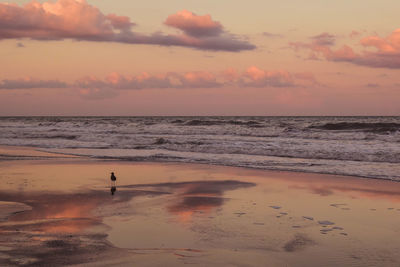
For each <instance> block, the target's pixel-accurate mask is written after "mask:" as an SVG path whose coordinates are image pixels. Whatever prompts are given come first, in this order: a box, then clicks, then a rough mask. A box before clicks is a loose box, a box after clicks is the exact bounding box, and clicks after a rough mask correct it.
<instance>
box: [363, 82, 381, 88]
mask: <svg viewBox="0 0 400 267" xmlns="http://www.w3.org/2000/svg"><path fill="white" fill-rule="evenodd" d="M365 87H368V88H378V87H379V84H377V83H367V84H366V85H365Z"/></svg>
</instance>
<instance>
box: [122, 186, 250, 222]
mask: <svg viewBox="0 0 400 267" xmlns="http://www.w3.org/2000/svg"><path fill="white" fill-rule="evenodd" d="M251 186H255V184H254V183H249V182H241V181H233V180H225V181H194V182H177V183H159V184H141V185H127V186H123V187H122V188H152V189H153V190H163V191H166V192H170V193H172V194H173V199H172V200H171V202H172V203H171V204H170V205H168V206H167V210H168V211H169V212H171V213H173V214H176V215H178V216H179V218H180V221H181V222H189V221H190V218H191V216H192V214H193V213H194V212H207V211H210V210H211V209H213V208H216V207H219V206H222V205H223V204H224V201H225V200H226V199H225V198H224V197H223V194H224V192H226V191H229V190H235V189H239V188H246V187H251Z"/></svg>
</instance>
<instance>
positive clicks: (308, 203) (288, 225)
mask: <svg viewBox="0 0 400 267" xmlns="http://www.w3.org/2000/svg"><path fill="white" fill-rule="evenodd" d="M24 149H26V148H20V151H19V152H22V151H24ZM17 150H18V149H17ZM35 153H36V152H35ZM110 171H115V172H116V175H117V177H118V180H117V181H118V185H117V189H116V192H115V195H113V194H110V185H109V172H110ZM76 174H79V175H76ZM0 183H1V185H2V186H1V189H0V207H1V208H2V209H3V207H8V209H9V211H8V215H7V214H6V215H3V218H4V219H3V220H5V221H2V222H0V232H1V233H2V234H1V239H0V263H2V265H4V266H19V265H24V266H31V265H32V266H36V265H46V264H47V265H60V264H62V265H63V264H67V265H74V266H75V265H76V266H98V265H101V266H106V265H132V264H136V265H142V266H143V265H147V266H154V265H160V264H164V265H172V266H181V265H186V264H199V265H207V266H220V265H223V264H227V263H229V262H230V263H231V264H233V265H238V264H249V262H248V259H249V258H250V259H252V260H251V261H250V265H253V266H265V264H266V263H268V264H269V265H270V266H285V265H289V266H321V265H324V266H336V265H337V263H338V261H339V264H340V265H342V266H352V265H354V264H364V265H368V264H371V263H373V262H375V261H376V260H378V259H379V261H380V262H379V263H381V264H379V265H381V266H392V265H391V262H392V263H393V262H396V263H399V264H400V257H398V256H397V254H396V252H395V251H394V250H393V249H395V248H396V247H398V246H400V243H399V244H398V246H397V245H396V244H397V243H396V242H399V240H397V239H396V238H395V236H396V234H395V233H397V232H398V231H400V228H399V226H398V225H399V224H398V223H397V222H398V221H400V187H399V186H398V185H399V184H397V183H391V181H388V180H382V179H380V180H379V179H360V178H358V177H352V176H339V175H324V174H313V173H311V174H310V173H304V172H303V173H296V172H285V171H269V170H255V169H249V168H241V167H226V166H212V165H204V164H192V163H173V162H167V163H160V162H127V161H116V160H97V159H91V158H87V157H70V158H64V157H54V158H46V159H43V158H42V159H40V160H36V159H35V160H4V161H0ZM6 202H8V203H6ZM13 203H22V205H21V204H13ZM24 205H25V206H24ZM4 210H5V208H4ZM10 214H11V216H9V215H10ZM366 222H367V223H366ZM374 232H376V233H379V234H378V235H377V236H376V234H375V233H374ZM371 240H374V242H371ZM382 240H384V242H383V241H382ZM388 240H390V242H389V241H388ZM388 243H392V244H394V248H393V247H390V246H389V247H388V245H387V244H388ZM363 251H367V252H368V253H369V254H371V255H369V254H368V253H367V254H366V253H364V252H363ZM373 251H378V252H379V253H386V254H387V258H386V259H380V258H379V257H378V256H377V255H375V254H374V253H375V252H373ZM378 252H377V253H378ZM379 253H378V254H379ZM386 254H385V255H386ZM327 255H329V257H333V258H334V259H335V261H334V262H332V263H329V262H328V263H327V262H326V257H327ZM332 255H334V256H332ZM349 255H354V257H351V256H350V257H349ZM310 259H312V261H311V263H310Z"/></svg>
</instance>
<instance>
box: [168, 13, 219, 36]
mask: <svg viewBox="0 0 400 267" xmlns="http://www.w3.org/2000/svg"><path fill="white" fill-rule="evenodd" d="M164 24H165V25H168V26H171V27H175V28H178V29H180V30H182V31H183V32H184V33H185V34H187V35H190V36H216V35H220V34H221V33H222V32H223V27H222V25H221V23H219V22H218V21H213V20H212V18H211V16H210V15H203V16H199V15H196V14H194V13H192V12H190V11H187V10H185V9H184V10H182V11H179V12H178V13H176V14H173V15H170V16H168V18H167V19H166V20H165V22H164Z"/></svg>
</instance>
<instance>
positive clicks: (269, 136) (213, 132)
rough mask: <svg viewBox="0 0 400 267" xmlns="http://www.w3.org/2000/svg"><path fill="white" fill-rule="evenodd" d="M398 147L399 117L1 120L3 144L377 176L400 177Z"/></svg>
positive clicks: (124, 157)
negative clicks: (395, 167)
mask: <svg viewBox="0 0 400 267" xmlns="http://www.w3.org/2000/svg"><path fill="white" fill-rule="evenodd" d="M399 143H400V117H92V118H90V117H60V118H46V117H40V118H39V117H35V118H29V117H25V118H16V117H14V118H1V117H0V144H3V145H16V146H32V147H38V148H46V149H61V150H62V149H71V151H72V152H71V153H74V152H73V151H78V150H80V149H101V150H99V151H101V153H100V154H101V155H98V156H106V157H116V158H119V159H125V160H131V159H134V160H138V159H140V160H148V161H151V160H157V161H171V160H172V161H182V162H200V163H208V164H222V165H230V166H243V167H256V168H264V169H282V170H286V169H287V168H291V170H295V169H294V168H295V167H296V166H297V167H298V168H300V167H301V168H300V169H301V170H302V171H309V172H329V173H334V174H336V173H338V174H348V175H357V176H365V177H378V178H382V177H386V178H387V177H398V176H400V175H399V174H395V173H394V171H393V166H395V164H397V165H399V163H400V146H399ZM127 151H129V155H126V153H128V152H127ZM144 151H147V152H144ZM157 151H162V152H160V153H161V154H160V153H158V152H157ZM109 153H112V154H109ZM89 154H90V153H89ZM93 156H95V155H93ZM95 157H96V156H95ZM272 158H273V160H272ZM296 162H301V164H300V165H296V164H297V163H296ZM355 162H357V163H355ZM372 165H373V166H374V168H375V169H371V168H372V167H371V166H372ZM288 166H289V167H288ZM299 166H300V167H299ZM297 167H296V168H297ZM296 170H297V169H296ZM396 170H397V169H396ZM398 173H400V170H399V172H398Z"/></svg>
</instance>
